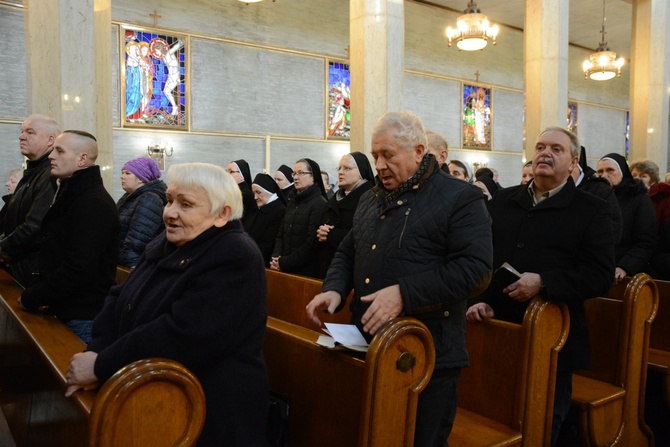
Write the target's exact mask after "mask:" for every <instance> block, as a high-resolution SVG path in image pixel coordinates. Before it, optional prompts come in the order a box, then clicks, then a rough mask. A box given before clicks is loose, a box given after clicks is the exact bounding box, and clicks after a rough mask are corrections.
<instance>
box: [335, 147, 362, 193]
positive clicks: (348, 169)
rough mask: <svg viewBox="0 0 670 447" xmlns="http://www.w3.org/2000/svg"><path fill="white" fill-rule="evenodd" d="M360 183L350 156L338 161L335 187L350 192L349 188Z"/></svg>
mask: <svg viewBox="0 0 670 447" xmlns="http://www.w3.org/2000/svg"><path fill="white" fill-rule="evenodd" d="M359 181H361V173H360V172H359V171H358V166H356V162H355V161H354V157H352V156H351V155H348V154H347V155H345V156H344V157H342V159H341V160H340V164H339V166H338V167H337V185H338V186H339V187H340V188H342V189H343V190H345V191H351V188H353V187H354V186H356V184H357V183H358V182H359Z"/></svg>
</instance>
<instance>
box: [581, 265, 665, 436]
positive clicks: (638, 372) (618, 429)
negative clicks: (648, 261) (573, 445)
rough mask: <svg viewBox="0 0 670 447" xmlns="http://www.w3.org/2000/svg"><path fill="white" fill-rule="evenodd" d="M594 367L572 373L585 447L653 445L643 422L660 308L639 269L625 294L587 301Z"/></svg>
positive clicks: (627, 286)
mask: <svg viewBox="0 0 670 447" xmlns="http://www.w3.org/2000/svg"><path fill="white" fill-rule="evenodd" d="M585 309H586V317H587V321H588V325H589V331H590V334H591V341H592V348H593V369H592V370H590V371H580V372H578V373H576V374H574V375H573V380H572V405H573V407H574V408H576V409H577V410H578V412H579V424H580V435H581V438H582V443H583V445H585V446H609V445H621V446H647V445H653V434H652V433H651V430H650V429H649V427H648V426H647V425H646V424H645V422H644V391H645V384H646V377H647V375H646V371H647V358H648V347H649V335H650V330H651V323H652V321H654V318H655V316H656V310H657V309H658V292H657V288H656V285H655V284H654V282H653V281H652V279H651V278H650V277H649V276H648V275H646V274H644V273H641V274H638V275H636V276H635V277H633V278H632V279H630V281H628V283H627V284H626V285H625V292H624V293H623V295H622V296H620V297H618V299H615V298H593V299H590V300H587V301H586V302H585Z"/></svg>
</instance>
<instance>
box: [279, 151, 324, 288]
mask: <svg viewBox="0 0 670 447" xmlns="http://www.w3.org/2000/svg"><path fill="white" fill-rule="evenodd" d="M292 177H293V183H294V185H295V191H296V194H295V196H294V198H293V200H291V201H290V202H288V205H287V206H286V213H285V214H284V220H283V221H282V224H281V226H280V227H279V232H278V233H277V240H276V241H275V248H274V250H273V251H272V259H271V260H270V268H271V269H273V270H278V271H281V272H286V273H295V274H297V275H304V276H311V277H314V278H316V277H318V275H319V262H318V260H317V256H316V251H315V250H314V248H313V244H314V239H315V238H316V229H317V228H318V227H319V225H320V224H321V217H323V212H324V211H325V209H326V189H325V187H324V185H323V178H322V177H321V168H320V167H319V164H318V163H317V162H315V161H314V160H310V159H309V158H301V159H300V160H298V161H297V162H296V163H295V166H294V167H293V173H292Z"/></svg>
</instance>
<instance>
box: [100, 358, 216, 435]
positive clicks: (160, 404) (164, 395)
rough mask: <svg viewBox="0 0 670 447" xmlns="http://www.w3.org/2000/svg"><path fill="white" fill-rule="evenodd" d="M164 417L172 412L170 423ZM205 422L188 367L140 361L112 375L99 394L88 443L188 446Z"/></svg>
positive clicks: (200, 395)
mask: <svg viewBox="0 0 670 447" xmlns="http://www.w3.org/2000/svg"><path fill="white" fill-rule="evenodd" d="M131 409H132V410H131ZM166 409H169V411H166ZM166 413H172V414H171V416H170V420H169V421H168V420H166V419H165V415H166ZM137 414H141V415H143V416H144V417H143V419H142V420H140V419H138V418H137V417H136V416H135V415H137ZM154 415H155V416H154ZM161 418H162V422H161ZM152 420H154V421H155V423H148V422H147V421H152ZM204 423H205V394H204V392H203V389H202V387H201V385H200V382H199V381H198V379H197V378H196V377H195V376H194V375H193V374H192V373H191V372H190V371H189V370H188V369H186V368H185V367H184V366H182V365H181V364H179V363H177V362H175V361H172V360H166V359H146V360H139V361H137V362H134V363H131V364H130V365H127V366H125V367H124V368H122V369H120V370H119V371H117V372H116V374H114V375H113V376H112V378H111V379H109V380H108V381H107V383H105V385H104V386H103V387H102V389H101V390H100V391H99V392H98V395H97V398H96V400H95V403H94V405H93V409H92V411H91V419H90V425H89V445H90V446H96V447H113V446H121V445H123V446H138V447H139V446H146V445H152V446H181V447H188V446H192V445H195V443H196V441H197V440H198V437H199V435H200V432H201V430H202V427H203V425H204Z"/></svg>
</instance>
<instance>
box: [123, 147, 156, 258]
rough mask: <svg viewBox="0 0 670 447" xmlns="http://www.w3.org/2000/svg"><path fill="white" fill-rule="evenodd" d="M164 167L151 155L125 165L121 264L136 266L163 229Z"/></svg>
mask: <svg viewBox="0 0 670 447" xmlns="http://www.w3.org/2000/svg"><path fill="white" fill-rule="evenodd" d="M160 176H161V171H160V170H159V169H158V165H157V164H156V162H155V161H154V160H152V159H151V158H149V157H142V158H136V159H135V160H131V161H129V162H128V163H126V164H125V165H123V168H122V169H121V187H122V188H123V190H124V191H125V192H126V193H125V194H124V195H123V196H122V197H121V198H120V199H119V201H118V202H117V203H116V207H117V208H118V209H119V222H120V223H121V233H120V235H119V239H120V244H121V245H120V247H119V264H121V265H125V266H126V267H135V265H137V263H138V262H139V260H140V256H142V253H144V248H145V247H146V246H147V244H148V243H149V242H150V241H151V240H152V239H153V238H155V237H156V236H158V234H159V233H160V232H161V231H163V228H164V227H163V207H164V206H165V188H166V186H165V183H163V181H162V180H160Z"/></svg>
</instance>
